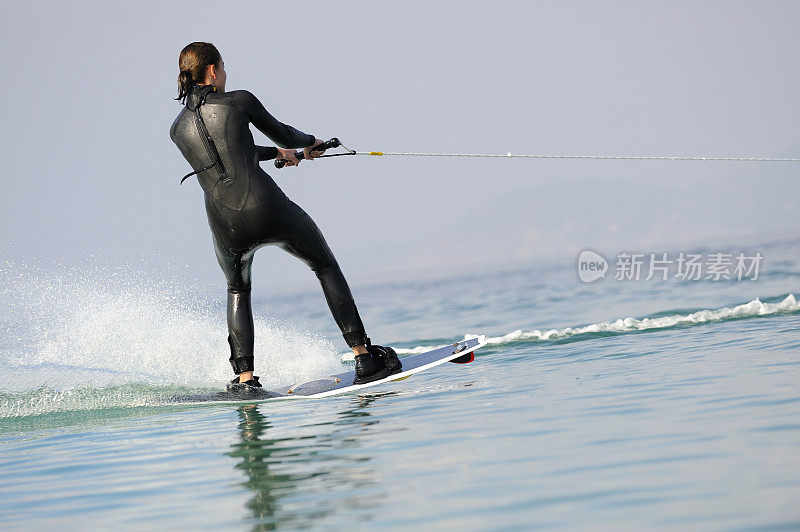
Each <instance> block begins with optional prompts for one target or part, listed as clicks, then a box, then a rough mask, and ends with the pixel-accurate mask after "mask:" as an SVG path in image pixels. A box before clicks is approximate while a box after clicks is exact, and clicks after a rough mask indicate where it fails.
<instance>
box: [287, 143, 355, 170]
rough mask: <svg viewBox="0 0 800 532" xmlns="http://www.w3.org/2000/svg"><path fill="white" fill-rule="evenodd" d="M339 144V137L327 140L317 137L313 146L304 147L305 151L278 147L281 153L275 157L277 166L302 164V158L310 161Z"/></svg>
mask: <svg viewBox="0 0 800 532" xmlns="http://www.w3.org/2000/svg"><path fill="white" fill-rule="evenodd" d="M339 144H340V143H339V139H337V138H336V137H334V138H332V139H331V140H329V141H327V142H325V141H322V140H319V139H316V140H315V142H314V145H313V146H309V147H308V148H303V151H293V150H290V149H289V150H284V149H282V148H278V153H279V154H280V155H279V157H278V158H277V159H275V168H283V167H284V166H297V165H298V164H300V161H301V160H303V159H308V160H309V161H310V160H312V159H314V158H315V157H317V156H319V155H322V153H323V152H325V150H329V149H331V148H338V147H339Z"/></svg>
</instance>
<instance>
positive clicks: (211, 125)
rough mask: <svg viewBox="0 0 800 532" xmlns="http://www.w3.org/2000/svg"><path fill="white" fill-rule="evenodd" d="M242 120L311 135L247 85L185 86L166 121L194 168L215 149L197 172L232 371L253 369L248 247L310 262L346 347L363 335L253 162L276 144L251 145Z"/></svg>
mask: <svg viewBox="0 0 800 532" xmlns="http://www.w3.org/2000/svg"><path fill="white" fill-rule="evenodd" d="M197 109H199V112H200V117H201V119H202V120H201V123H200V124H198V120H197V118H196V116H195V110H197ZM249 124H253V125H254V126H256V127H257V128H258V129H259V130H260V131H261V132H262V133H264V134H265V135H267V136H268V137H269V138H270V139H272V140H273V141H274V142H275V143H276V144H278V145H280V146H281V147H284V148H303V147H307V146H311V145H312V144H313V143H314V136H313V135H307V134H305V133H303V132H301V131H298V130H296V129H295V128H293V127H291V126H287V125H286V124H282V123H281V122H279V121H278V120H276V119H275V118H274V117H273V116H272V115H271V114H269V113H268V112H267V110H266V109H264V106H263V105H261V102H259V101H258V99H257V98H256V97H255V96H253V95H252V94H251V93H249V92H248V91H232V92H225V93H218V92H216V91H215V89H214V88H213V87H212V86H210V85H203V86H200V85H197V86H194V87H193V88H192V90H190V92H189V95H188V97H187V98H186V106H185V107H184V108H183V110H181V112H180V114H178V117H177V118H176V119H175V122H174V123H173V124H172V127H171V128H170V138H171V139H172V141H173V142H175V144H177V146H178V148H179V149H180V150H181V153H182V154H183V156H184V157H185V158H186V160H187V161H189V164H191V166H192V168H193V169H194V170H201V169H203V168H206V167H208V166H209V165H212V164H213V163H214V162H215V159H216V157H215V156H214V152H215V151H216V152H217V153H218V154H219V163H217V164H215V165H214V166H212V167H211V168H208V169H206V170H204V171H200V172H199V173H198V174H197V176H198V180H199V182H200V186H201V187H203V192H205V204H206V213H207V214H208V222H209V224H210V225H211V233H212V235H213V237H214V250H215V251H216V254H217V260H218V261H219V265H220V266H221V267H222V270H223V272H225V276H226V277H227V280H228V333H229V334H228V343H229V344H230V347H231V358H230V360H231V365H232V366H233V370H234V372H235V373H236V374H239V373H242V372H244V371H252V370H253V313H252V309H251V304H250V268H251V265H252V262H253V254H254V253H255V251H256V249H258V248H259V247H261V246H264V245H268V244H273V245H276V246H279V247H281V248H283V249H284V250H286V251H288V252H289V253H291V254H292V255H294V256H296V257H298V258H300V259H301V260H303V261H304V262H305V263H306V264H308V265H309V266H310V267H311V269H312V270H313V271H314V273H315V274H316V275H317V277H318V278H319V281H320V283H321V284H322V290H323V291H324V292H325V299H326V300H327V301H328V306H329V307H330V309H331V312H332V313H333V317H334V319H335V320H336V323H337V325H338V326H339V328H340V329H341V331H342V335H343V336H344V339H345V341H346V342H347V345H348V346H350V347H354V346H356V345H359V344H364V343H367V342H368V339H367V336H366V333H365V332H364V326H363V324H362V323H361V318H360V317H359V315H358V310H356V305H355V302H354V301H353V296H352V295H351V293H350V288H349V287H348V286H347V281H345V278H344V275H342V271H341V269H340V268H339V265H338V264H337V262H336V259H335V258H334V256H333V253H331V250H330V248H329V247H328V245H327V244H326V243H325V239H324V238H323V236H322V233H320V230H319V229H318V228H317V226H316V224H315V223H314V221H313V220H312V219H311V217H310V216H308V214H306V213H305V211H303V209H301V208H300V207H298V206H297V205H296V204H295V203H294V202H292V201H291V200H290V199H289V198H287V197H286V195H285V194H284V193H283V191H282V190H281V189H280V188H278V185H276V184H275V181H273V180H272V178H271V177H270V176H269V175H267V173H266V172H264V171H263V170H262V169H261V167H260V166H259V164H258V162H259V161H263V160H267V159H273V158H275V156H276V154H277V149H276V148H274V147H264V146H256V145H255V143H254V142H253V135H252V133H251V132H250V128H249ZM202 127H205V128H206V129H207V131H208V134H209V135H210V137H211V139H212V145H213V146H209V142H208V140H206V138H205V135H203V134H202V133H201V128H202Z"/></svg>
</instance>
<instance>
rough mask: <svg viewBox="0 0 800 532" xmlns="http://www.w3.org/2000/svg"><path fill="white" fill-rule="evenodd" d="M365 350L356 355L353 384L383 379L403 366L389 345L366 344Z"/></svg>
mask: <svg viewBox="0 0 800 532" xmlns="http://www.w3.org/2000/svg"><path fill="white" fill-rule="evenodd" d="M367 351H368V353H365V354H363V355H356V377H355V379H353V384H365V383H367V382H373V381H377V380H380V379H385V378H386V377H388V376H389V375H393V374H395V373H400V370H401V369H402V368H403V365H402V364H401V363H400V360H399V359H398V358H397V353H395V351H394V349H392V348H391V347H384V346H382V345H370V344H367Z"/></svg>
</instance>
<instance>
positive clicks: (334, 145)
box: [275, 137, 341, 168]
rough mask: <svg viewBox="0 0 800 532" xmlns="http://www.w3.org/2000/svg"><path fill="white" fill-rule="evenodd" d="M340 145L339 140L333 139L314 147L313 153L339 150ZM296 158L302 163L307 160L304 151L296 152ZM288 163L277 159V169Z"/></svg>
mask: <svg viewBox="0 0 800 532" xmlns="http://www.w3.org/2000/svg"><path fill="white" fill-rule="evenodd" d="M340 144H341V143H340V142H339V139H337V138H336V137H333V138H332V139H331V140H329V141H327V142H323V143H322V144H320V145H319V146H314V149H313V150H312V151H319V152H323V151H325V150H330V149H332V148H338V147H339V146H340ZM294 156H295V157H297V160H298V161H302V160H303V159H305V158H306V157H305V153H303V152H302V151H296V152H294ZM286 163H287V161H286V159H275V168H283V167H284V166H286Z"/></svg>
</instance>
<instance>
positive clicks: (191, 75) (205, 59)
mask: <svg viewBox="0 0 800 532" xmlns="http://www.w3.org/2000/svg"><path fill="white" fill-rule="evenodd" d="M221 61H222V54H220V53H219V50H217V47H216V46H214V45H213V44H211V43H210V42H193V43H191V44H187V45H186V46H185V47H184V48H183V50H181V55H180V56H178V68H179V69H180V73H179V74H178V97H177V98H175V99H176V100H178V101H179V102H181V103H183V102H185V101H186V96H187V95H188V94H189V89H190V88H191V87H192V85H194V84H195V83H203V82H204V81H205V79H206V70H207V69H208V65H214V66H217V67H218V66H219V64H220V62H221Z"/></svg>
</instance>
